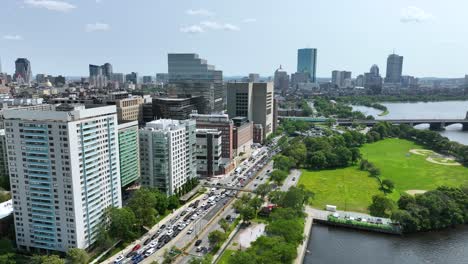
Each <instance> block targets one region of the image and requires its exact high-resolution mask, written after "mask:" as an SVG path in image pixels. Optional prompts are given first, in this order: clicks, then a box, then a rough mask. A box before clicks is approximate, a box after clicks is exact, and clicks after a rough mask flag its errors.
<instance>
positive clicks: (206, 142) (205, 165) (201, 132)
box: [195, 129, 222, 177]
mask: <svg viewBox="0 0 468 264" xmlns="http://www.w3.org/2000/svg"><path fill="white" fill-rule="evenodd" d="M196 131H197V147H196V153H195V155H196V158H197V174H198V175H199V176H200V177H213V176H215V175H216V174H217V172H219V171H220V165H221V163H222V162H221V152H222V151H221V150H222V143H221V131H219V130H217V129H197V130H196Z"/></svg>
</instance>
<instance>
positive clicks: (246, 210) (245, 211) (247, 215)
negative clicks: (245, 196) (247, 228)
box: [240, 206, 256, 223]
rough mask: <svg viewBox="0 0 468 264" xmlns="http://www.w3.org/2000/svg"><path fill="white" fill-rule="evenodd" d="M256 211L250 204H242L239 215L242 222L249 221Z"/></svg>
mask: <svg viewBox="0 0 468 264" xmlns="http://www.w3.org/2000/svg"><path fill="white" fill-rule="evenodd" d="M255 214H256V211H255V209H254V208H252V207H250V206H244V207H243V208H242V209H241V210H240V216H241V218H242V220H243V221H244V222H247V223H248V222H250V220H252V219H254V218H255Z"/></svg>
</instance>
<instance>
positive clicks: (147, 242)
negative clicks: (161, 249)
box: [143, 238, 151, 246]
mask: <svg viewBox="0 0 468 264" xmlns="http://www.w3.org/2000/svg"><path fill="white" fill-rule="evenodd" d="M149 242H151V238H147V239H146V240H145V242H143V245H145V246H146V245H148V244H149Z"/></svg>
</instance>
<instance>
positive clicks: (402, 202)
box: [398, 193, 416, 210]
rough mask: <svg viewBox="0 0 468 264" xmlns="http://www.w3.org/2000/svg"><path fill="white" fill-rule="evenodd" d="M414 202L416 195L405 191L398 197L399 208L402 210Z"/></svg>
mask: <svg viewBox="0 0 468 264" xmlns="http://www.w3.org/2000/svg"><path fill="white" fill-rule="evenodd" d="M414 203H416V200H415V199H414V196H412V195H409V194H407V193H403V194H401V196H400V199H398V208H400V209H402V210H406V209H407V208H408V205H409V204H414Z"/></svg>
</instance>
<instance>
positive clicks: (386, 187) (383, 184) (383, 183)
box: [359, 159, 395, 194]
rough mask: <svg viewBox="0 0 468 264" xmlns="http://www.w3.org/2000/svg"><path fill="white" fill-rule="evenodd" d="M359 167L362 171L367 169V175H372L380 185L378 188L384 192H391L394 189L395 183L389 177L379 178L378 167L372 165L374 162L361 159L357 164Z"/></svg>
mask: <svg viewBox="0 0 468 264" xmlns="http://www.w3.org/2000/svg"><path fill="white" fill-rule="evenodd" d="M359 169H360V170H362V171H367V172H369V175H370V176H372V177H375V178H376V179H377V181H378V182H379V185H380V190H381V191H383V192H384V193H385V194H388V193H391V192H393V189H395V184H394V183H393V181H392V180H390V179H384V180H382V179H381V178H380V169H379V168H377V166H375V165H374V163H372V162H370V161H368V160H366V159H362V160H361V163H360V164H359Z"/></svg>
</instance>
